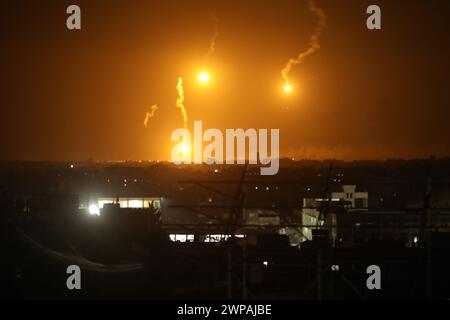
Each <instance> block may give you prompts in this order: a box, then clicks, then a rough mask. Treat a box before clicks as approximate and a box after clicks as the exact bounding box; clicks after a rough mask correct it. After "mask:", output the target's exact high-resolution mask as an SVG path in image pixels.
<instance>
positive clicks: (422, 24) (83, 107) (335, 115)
mask: <svg viewBox="0 0 450 320" xmlns="http://www.w3.org/2000/svg"><path fill="white" fill-rule="evenodd" d="M316 2H317V5H318V6H320V7H321V8H323V10H324V11H325V13H326V14H327V16H328V25H327V28H326V29H325V30H324V32H323V34H322V37H321V39H320V42H321V48H320V50H318V51H317V52H316V53H315V54H313V55H311V56H309V57H308V58H307V59H306V60H305V61H304V62H303V63H302V64H301V65H298V66H296V67H295V68H294V69H293V70H292V72H291V73H290V78H291V81H292V83H293V84H294V85H295V86H296V87H295V90H294V92H293V94H292V95H291V96H288V97H287V96H285V95H284V94H283V92H282V90H281V87H282V79H281V75H280V70H281V69H282V68H283V67H284V65H285V64H286V62H287V60H288V59H289V58H290V57H295V56H296V55H297V54H298V52H300V51H303V50H305V49H306V48H307V47H308V41H309V37H310V35H311V33H312V32H313V31H314V27H315V24H316V17H315V16H314V15H312V14H311V12H310V11H308V7H307V1H301V0H295V1H285V0H282V1H280V0H276V1H266V0H265V1H261V0H241V1H229V0H221V1H212V0H209V1H185V0H183V1H169V0H166V1H134V0H133V1H100V0H96V1H79V0H77V1H55V0H52V1H41V0H33V1H21V0H7V1H2V3H1V6H0V11H1V13H0V14H1V16H0V36H1V43H2V45H1V54H0V57H1V60H0V61H1V62H0V63H1V71H2V72H1V108H0V150H1V152H0V160H85V159H88V158H93V159H96V160H140V159H142V160H156V159H159V160H168V159H169V157H170V149H171V147H172V146H173V143H171V141H170V134H171V132H172V130H174V129H176V128H180V127H182V126H183V123H182V119H181V116H180V113H179V110H178V109H177V108H176V106H175V101H176V98H177V91H176V84H177V79H178V77H179V76H181V77H183V80H184V83H185V97H186V100H185V105H186V108H187V111H188V116H189V126H190V127H191V126H192V121H193V120H203V125H204V127H206V128H212V127H214V128H219V129H222V130H223V129H225V128H279V129H280V140H281V146H280V153H281V155H282V156H288V157H295V158H298V159H300V158H309V159H311V158H312V159H324V158H336V159H346V160H350V159H385V158H414V157H428V156H429V155H430V154H434V155H437V156H450V124H449V119H450V108H449V107H450V105H449V102H450V90H449V89H450V88H449V81H448V77H449V74H450V62H449V57H450V36H449V35H450V1H448V0H442V1H437V0H436V1H425V0H423V1H413V0H411V1H406V0H398V1H378V0H377V1H372V0H370V1H365V0H361V1H356V0H355V1H335V0H328V1H326V0H316ZM70 4H77V5H79V6H80V7H81V12H82V29H81V30H79V31H69V30H67V28H66V18H67V16H68V15H67V14H66V8H67V6H68V5H70ZM370 4H378V5H379V6H380V7H381V10H382V30H378V31H370V30H368V29H367V28H366V18H367V16H368V15H367V14H366V8H367V6H369V5H370ZM212 16H215V17H217V19H218V20H219V21H220V22H219V25H218V27H219V32H220V35H219V37H218V38H217V42H216V50H215V52H214V53H213V55H211V57H210V59H209V64H208V68H209V70H210V72H211V77H212V81H211V83H210V84H209V85H208V86H207V87H201V86H200V85H199V84H198V82H197V79H196V76H197V72H198V71H199V70H200V69H201V68H202V64H203V58H204V56H205V54H206V53H207V51H208V49H209V46H210V40H211V38H212V36H213V34H214V19H213V18H212ZM153 104H157V105H158V107H159V109H158V110H157V112H156V114H155V116H154V117H153V118H152V119H151V120H150V121H149V125H148V127H147V128H145V127H144V125H143V120H144V117H145V112H146V111H149V109H150V107H151V106H152V105H153Z"/></svg>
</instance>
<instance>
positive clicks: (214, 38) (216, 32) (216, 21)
mask: <svg viewBox="0 0 450 320" xmlns="http://www.w3.org/2000/svg"><path fill="white" fill-rule="evenodd" d="M212 20H213V22H214V34H213V36H212V38H211V42H210V45H209V51H208V53H207V54H206V56H205V61H204V63H207V62H208V59H209V57H210V56H211V55H212V54H213V53H214V51H216V41H217V37H218V36H219V19H217V17H216V16H214V15H213V16H212Z"/></svg>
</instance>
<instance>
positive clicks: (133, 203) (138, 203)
mask: <svg viewBox="0 0 450 320" xmlns="http://www.w3.org/2000/svg"><path fill="white" fill-rule="evenodd" d="M143 207H144V201H142V200H129V201H128V208H143Z"/></svg>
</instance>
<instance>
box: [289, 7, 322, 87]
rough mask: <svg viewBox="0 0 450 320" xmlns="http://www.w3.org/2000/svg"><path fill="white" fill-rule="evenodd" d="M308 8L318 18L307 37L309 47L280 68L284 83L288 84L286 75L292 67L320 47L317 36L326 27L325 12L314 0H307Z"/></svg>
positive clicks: (318, 36)
mask: <svg viewBox="0 0 450 320" xmlns="http://www.w3.org/2000/svg"><path fill="white" fill-rule="evenodd" d="M308 8H309V11H311V12H312V13H313V14H314V15H316V16H317V18H318V21H317V25H316V29H315V31H314V34H313V35H312V36H311V38H310V39H309V48H308V49H307V50H306V51H303V52H300V53H299V55H298V56H297V58H295V59H294V58H291V59H289V61H288V63H287V64H286V66H285V67H284V69H283V70H281V76H282V77H283V80H284V81H285V83H286V84H289V79H288V75H289V72H290V71H291V69H292V67H293V66H295V65H297V64H299V63H302V61H303V60H304V59H305V58H306V57H307V56H309V55H311V54H313V53H314V52H315V51H317V50H319V49H320V42H319V38H320V35H321V34H322V31H323V30H324V29H325V27H326V23H327V16H326V15H325V12H324V11H323V10H322V9H321V8H319V7H317V6H316V2H315V1H314V0H310V1H309V2H308Z"/></svg>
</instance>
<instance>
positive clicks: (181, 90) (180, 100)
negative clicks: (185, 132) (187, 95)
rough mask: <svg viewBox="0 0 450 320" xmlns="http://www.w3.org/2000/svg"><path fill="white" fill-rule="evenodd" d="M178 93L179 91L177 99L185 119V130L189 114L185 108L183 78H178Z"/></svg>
mask: <svg viewBox="0 0 450 320" xmlns="http://www.w3.org/2000/svg"><path fill="white" fill-rule="evenodd" d="M177 91H178V98H177V103H176V104H177V107H178V108H180V111H181V116H182V117H183V124H184V128H185V129H187V112H186V108H185V107H184V88H183V78H181V77H178V83H177Z"/></svg>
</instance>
